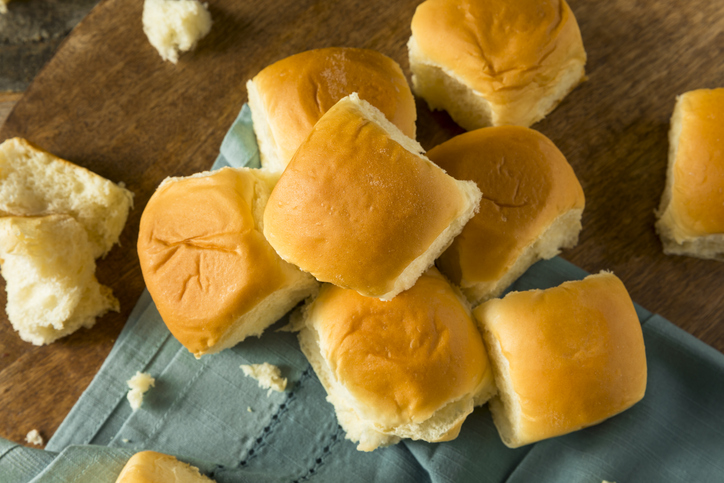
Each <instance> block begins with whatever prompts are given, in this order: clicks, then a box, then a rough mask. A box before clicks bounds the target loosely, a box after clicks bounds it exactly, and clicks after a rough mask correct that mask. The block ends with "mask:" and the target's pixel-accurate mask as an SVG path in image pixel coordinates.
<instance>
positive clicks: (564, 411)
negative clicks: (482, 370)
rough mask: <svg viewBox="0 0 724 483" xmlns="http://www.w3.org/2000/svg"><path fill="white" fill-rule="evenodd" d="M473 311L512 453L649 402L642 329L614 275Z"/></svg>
mask: <svg viewBox="0 0 724 483" xmlns="http://www.w3.org/2000/svg"><path fill="white" fill-rule="evenodd" d="M473 313H474V315H475V318H476V320H477V321H478V323H479V324H480V326H481V329H482V330H483V331H484V337H485V342H486V348H487V349H488V353H489V354H490V357H491V362H492V365H493V368H494V373H495V382H496V386H497V387H498V389H499V395H498V396H496V397H494V398H493V399H492V400H491V402H490V409H491V412H492V414H493V421H494V422H495V425H496V427H497V428H498V432H499V433H500V436H501V438H502V440H503V442H504V443H505V444H506V445H507V446H509V447H511V448H515V447H519V446H523V445H526V444H530V443H533V442H536V441H540V440H543V439H546V438H551V437H554V436H559V435H562V434H566V433H569V432H571V431H576V430H579V429H582V428H585V427H587V426H591V425H594V424H598V423H599V422H601V421H603V420H605V419H607V418H609V417H611V416H614V415H616V414H618V413H620V412H621V411H624V410H626V409H628V408H629V407H631V406H632V405H634V404H635V403H636V402H638V401H640V400H641V399H642V398H643V396H644V393H645V391H646V380H647V368H646V354H645V348H644V340H643V333H642V330H641V324H640V323H639V320H638V317H637V315H636V310H635V308H634V306H633V302H632V301H631V298H630V296H629V295H628V292H627V291H626V288H625V287H624V285H623V283H622V282H621V280H619V279H618V277H616V276H615V275H613V274H612V273H610V272H601V273H600V274H597V275H590V276H588V277H586V278H585V279H584V280H582V281H572V282H566V283H564V284H562V285H560V286H558V287H554V288H551V289H547V290H531V291H528V292H513V293H510V294H508V295H507V296H506V297H505V298H503V299H493V300H489V301H488V302H485V303H483V304H482V305H480V306H479V307H477V308H476V309H475V310H474V311H473Z"/></svg>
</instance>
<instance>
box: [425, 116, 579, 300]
mask: <svg viewBox="0 0 724 483" xmlns="http://www.w3.org/2000/svg"><path fill="white" fill-rule="evenodd" d="M427 155H428V157H429V158H430V160H432V161H433V162H435V163H437V165H438V166H440V167H441V168H443V169H444V170H445V171H447V172H448V174H449V175H450V176H453V177H455V178H457V179H466V180H472V181H475V183H477V185H478V188H480V191H482V192H483V200H482V201H481V202H480V211H479V212H478V214H477V215H475V216H474V217H473V219H472V220H470V222H469V223H468V224H467V225H465V228H463V231H462V233H460V235H458V237H457V238H455V240H454V241H453V243H452V245H450V248H448V249H447V250H446V251H445V253H443V254H442V256H441V257H440V258H439V259H438V260H437V265H438V268H439V269H440V271H441V272H442V273H444V274H445V275H446V276H447V277H448V278H450V280H451V281H452V282H453V283H455V284H457V285H459V286H460V287H461V288H462V291H463V293H464V294H465V295H466V296H467V297H468V300H470V302H471V303H473V304H477V303H479V302H481V301H483V300H487V299H489V298H492V297H497V296H499V295H500V294H501V293H502V292H503V291H504V290H505V289H506V288H507V287H508V286H509V285H510V284H511V283H513V281H515V280H516V279H517V278H518V277H519V276H521V275H522V274H523V272H525V271H526V270H527V269H528V267H530V266H531V265H533V263H535V262H536V261H538V260H540V259H544V258H552V257H553V256H555V255H556V254H558V253H559V252H560V248H561V247H566V248H569V247H572V246H574V245H575V244H576V243H577V241H578V232H579V231H580V230H581V214H582V213H583V207H584V204H585V199H584V196H583V189H581V184H580V183H579V182H578V179H577V178H576V175H575V173H574V172H573V169H572V168H571V166H570V165H569V164H568V162H567V161H566V158H565V157H564V156H563V154H562V153H561V152H560V151H559V150H558V148H556V146H555V145H554V144H553V143H552V142H551V141H550V140H549V139H548V138H547V137H545V136H544V135H542V134H540V133H538V132H536V131H533V130H532V129H529V128H525V127H519V126H499V127H489V128H484V129H478V130H476V131H471V132H468V133H465V134H462V135H460V136H457V137H455V138H453V139H451V140H449V141H447V142H445V143H443V144H440V145H439V146H437V147H435V148H434V149H432V150H430V152H428V153H427Z"/></svg>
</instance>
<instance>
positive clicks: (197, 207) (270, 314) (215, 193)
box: [138, 168, 315, 357]
mask: <svg viewBox="0 0 724 483" xmlns="http://www.w3.org/2000/svg"><path fill="white" fill-rule="evenodd" d="M270 191H271V186H270V185H269V181H268V180H267V179H266V178H264V177H263V174H262V173H260V172H259V171H258V170H251V169H233V168H224V169H222V170H219V171H216V172H210V173H202V174H200V175H195V176H192V177H188V178H169V179H167V180H166V181H164V182H163V183H162V184H161V186H160V187H159V188H158V190H157V191H156V193H154V195H153V196H152V197H151V199H150V200H149V202H148V205H147V206H146V209H145V210H144V212H143V216H142V218H141V226H140V232H139V237H138V255H139V259H140V262H141V269H142V271H143V277H144V280H145V281H146V285H147V287H148V290H149V292H150V293H151V296H152V297H153V300H154V302H155V303H156V307H157V308H158V311H159V313H160V314H161V316H162V318H163V320H164V322H165V323H166V325H167V326H168V328H169V330H170V331H171V333H172V334H173V335H174V336H175V337H176V338H177V339H178V340H179V342H181V343H182V344H183V345H184V346H186V348H188V349H189V351H191V352H192V353H193V354H194V355H196V356H197V357H199V356H201V355H203V354H205V353H213V352H218V351H219V350H221V349H224V348H227V347H231V346H232V345H234V344H235V343H236V342H239V341H240V340H243V338H244V337H246V336H248V335H259V334H261V332H262V331H263V329H264V328H265V327H266V326H268V325H270V324H271V323H273V322H274V321H276V320H277V318H279V317H281V316H282V315H283V314H284V312H286V311H287V310H289V309H291V307H293V306H294V305H295V304H296V303H297V302H299V300H301V299H302V298H304V297H305V296H307V295H309V293H310V292H311V290H312V288H311V287H313V286H314V284H315V282H314V281H313V280H312V279H311V277H309V276H308V275H306V274H303V273H302V272H301V271H300V270H298V269H297V268H296V267H293V266H291V265H289V264H287V263H286V262H284V261H283V260H281V259H280V258H279V257H278V256H277V254H276V253H275V252H274V249H273V248H272V247H271V246H270V245H269V243H267V241H266V240H265V239H264V236H263V234H262V232H261V227H260V220H261V216H262V213H263V209H264V205H265V203H266V200H267V199H268V196H269V192H270ZM280 311H281V313H280Z"/></svg>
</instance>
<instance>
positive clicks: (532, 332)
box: [138, 0, 646, 451]
mask: <svg viewBox="0 0 724 483" xmlns="http://www.w3.org/2000/svg"><path fill="white" fill-rule="evenodd" d="M463 12H464V14H463ZM503 32H505V33H507V34H506V36H505V38H502V37H501V33H503ZM409 52H410V66H411V70H412V85H413V89H414V91H415V93H416V94H418V95H419V96H421V97H423V98H424V99H425V100H426V101H427V103H428V104H429V106H430V107H431V108H433V109H445V110H447V111H448V112H449V113H450V115H451V116H452V117H453V119H455V120H456V121H457V122H458V123H459V124H460V125H462V126H463V127H465V128H467V129H469V130H470V131H469V132H467V133H465V134H462V135H460V136H457V137H455V138H453V139H450V140H449V141H447V142H445V143H443V144H441V145H439V146H436V147H435V148H433V149H431V150H430V151H429V152H428V153H425V152H424V150H423V149H422V147H421V146H420V144H419V143H418V142H417V141H416V140H415V132H416V131H415V119H416V111H415V102H414V98H413V94H412V91H411V89H410V87H409V85H408V83H407V79H406V78H405V75H404V73H403V71H402V69H401V68H400V66H399V65H398V64H397V63H396V62H395V61H393V60H392V59H390V58H388V57H386V56H385V55H383V54H381V53H379V52H375V51H372V50H364V49H355V48H325V49H319V50H312V51H308V52H302V53H299V54H296V55H293V56H291V57H288V58H285V59H282V60H280V61H278V62H276V63H274V64H272V65H270V66H268V67H266V68H265V69H263V70H262V71H261V72H259V73H258V74H257V75H256V76H255V77H254V78H253V79H251V80H250V81H249V82H248V84H247V90H248V94H249V105H250V108H251V113H252V119H253V123H254V131H255V133H256V136H257V140H258V145H259V149H260V155H261V164H262V166H261V168H260V169H250V168H239V169H235V168H224V169H222V170H219V171H216V172H206V173H199V174H196V175H194V176H190V177H187V178H169V179H167V180H165V181H164V182H163V183H162V184H161V185H160V186H159V188H158V190H157V191H156V193H155V194H154V195H153V197H152V198H151V200H150V201H149V202H148V205H147V206H146V208H145V211H144V213H143V217H142V220H141V226H140V233H139V240H138V252H139V258H140V261H141V267H142V270H143V275H144V278H145V280H146V284H147V286H148V289H149V291H150V293H151V295H152V297H153V299H154V301H155V303H156V306H157V307H158V309H159V312H160V314H161V316H162V317H163V320H164V322H165V323H166V325H167V326H168V328H169V330H170V331H171V332H172V333H173V334H174V336H176V338H177V339H178V340H179V341H180V342H181V343H182V344H183V345H184V346H186V347H187V348H188V349H189V351H191V352H192V353H193V354H194V355H195V356H196V357H202V356H204V355H206V354H212V353H215V352H219V351H220V350H223V349H225V348H228V347H231V346H233V345H235V344H236V343H238V342H239V341H242V340H244V339H245V338H246V337H248V336H251V335H257V336H258V335H260V334H261V333H262V332H263V331H264V329H265V328H267V327H268V326H269V325H271V324H272V323H274V322H275V321H276V320H278V319H279V318H280V317H281V316H282V315H283V314H284V313H286V312H288V311H289V310H290V309H292V308H293V307H294V306H296V305H297V304H298V303H299V302H301V301H303V300H305V299H306V302H305V304H304V305H303V307H301V308H300V309H298V310H297V311H296V312H295V314H294V316H293V317H292V320H293V322H292V326H293V328H294V329H296V330H298V331H299V341H300V346H301V348H302V350H303V352H304V353H305V355H306V356H307V358H308V359H309V361H310V363H311V365H312V367H313V368H314V370H315V372H316V373H317V376H318V377H319V379H320V381H321V382H322V384H323V386H324V387H325V389H326V391H327V393H328V400H329V402H330V403H331V404H332V405H333V407H334V410H335V411H336V414H337V417H338V420H339V423H340V425H341V426H342V427H343V428H344V429H345V431H346V432H347V438H348V439H350V440H352V441H354V442H356V443H358V449H360V450H363V451H371V450H374V449H375V448H378V447H381V446H386V445H390V444H394V443H396V442H398V441H399V440H400V439H401V438H413V439H422V440H425V441H433V442H435V441H447V440H451V439H453V438H455V437H456V436H457V435H458V433H459V432H460V428H461V425H462V424H463V423H464V421H465V418H466V417H467V416H468V415H469V414H470V413H471V412H472V411H473V409H474V408H475V407H477V406H480V405H483V404H485V403H486V402H488V401H490V408H491V411H492V413H493V417H494V421H495V424H496V426H497V427H498V429H499V432H500V435H501V438H502V440H503V442H504V443H505V444H506V445H508V446H510V447H517V446H521V445H525V444H529V443H532V442H535V441H539V440H542V439H545V438H549V437H552V436H557V435H561V434H565V433H568V432H570V431H574V430H577V429H580V428H583V427H586V426H589V425H592V424H596V423H598V422H600V421H603V420H604V419H606V418H608V417H611V416H613V415H615V414H617V413H619V412H621V411H623V410H625V409H627V408H628V407H630V406H631V405H633V404H634V403H636V402H637V401H639V400H640V399H641V398H642V397H643V395H644V391H645V388H646V357H645V352H644V344H643V336H642V332H641V327H640V324H639V321H638V318H637V316H636V312H635V310H634V306H633V303H632V301H631V299H630V297H629V295H628V293H627V291H626V289H625V288H624V286H623V284H622V283H621V281H620V280H619V279H618V278H617V277H615V276H614V275H613V274H611V273H608V272H602V273H599V274H597V275H592V276H589V277H587V278H586V279H584V280H582V281H573V282H567V283H565V284H563V285H561V286H559V287H554V288H551V289H548V290H534V291H530V292H519V293H510V294H508V295H507V296H505V297H504V298H502V299H501V298H498V297H500V296H501V295H502V294H503V292H504V291H505V289H506V288H507V287H509V286H510V284H511V283H512V282H513V281H514V280H515V279H517V278H518V277H519V276H520V275H521V274H522V273H523V272H525V270H526V269H527V268H528V267H530V266H531V265H532V264H533V263H535V262H536V261H538V260H540V259H545V258H551V257H553V256H555V255H556V254H557V253H559V252H560V250H561V249H562V248H567V247H572V246H574V245H575V244H576V243H577V241H578V234H579V232H580V230H581V214H582V212H583V209H584V205H585V199H584V194H583V190H582V188H581V184H580V183H579V181H578V179H577V178H576V175H575V173H574V171H573V169H572V168H571V166H570V165H569V164H568V162H567V161H566V159H565V157H564V156H563V154H562V153H561V152H560V151H559V150H558V149H557V148H556V146H555V145H554V144H553V143H552V142H551V141H550V140H549V139H548V138H546V137H545V136H544V135H542V134H540V133H538V132H537V131H534V130H532V129H530V128H529V127H528V126H529V125H531V124H532V123H534V122H536V121H537V120H539V119H541V118H542V117H544V116H545V115H546V114H547V113H548V112H550V111H551V110H552V109H554V108H555V106H556V105H557V104H558V103H559V102H560V101H561V99H562V98H563V97H564V96H565V95H566V94H567V93H568V92H570V91H571V90H572V89H573V88H574V87H575V86H576V85H577V84H578V83H579V82H581V81H582V80H583V78H584V64H585V60H586V55H585V51H584V49H583V45H582V42H581V36H580V32H579V29H578V26H577V24H576V20H575V18H574V16H573V13H572V12H571V10H570V8H569V7H568V5H567V4H566V3H565V1H563V0H560V1H551V2H535V1H530V0H517V1H515V2H508V1H503V0H496V1H492V2H474V1H460V0H458V1H453V0H427V1H426V2H424V3H422V4H421V5H420V6H419V7H418V9H417V12H416V13H415V16H414V18H413V21H412V37H411V38H410V42H409Z"/></svg>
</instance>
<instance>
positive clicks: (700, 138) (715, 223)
mask: <svg viewBox="0 0 724 483" xmlns="http://www.w3.org/2000/svg"><path fill="white" fill-rule="evenodd" d="M723 143H724V88H719V89H700V90H696V91H691V92H687V93H685V94H682V95H681V96H679V97H678V99H677V102H676V107H675V108H674V114H673V116H672V118H671V129H670V131H669V168H668V171H667V178H666V189H665V191H664V194H663V197H662V198H661V206H660V207H659V211H658V213H657V215H658V216H659V220H658V222H657V223H656V229H657V231H658V233H659V236H660V237H661V241H662V242H663V245H664V253H666V254H668V255H689V256H692V257H699V258H711V259H716V260H724V148H723V147H722V146H724V144H723Z"/></svg>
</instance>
